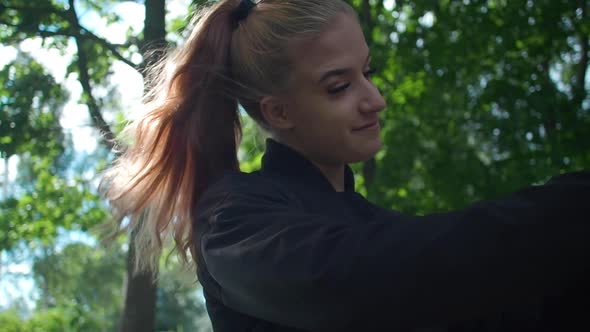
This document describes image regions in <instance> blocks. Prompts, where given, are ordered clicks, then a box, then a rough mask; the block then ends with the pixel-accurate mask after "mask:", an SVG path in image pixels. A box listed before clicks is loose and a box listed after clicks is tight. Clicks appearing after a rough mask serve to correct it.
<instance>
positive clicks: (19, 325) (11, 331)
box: [0, 310, 25, 332]
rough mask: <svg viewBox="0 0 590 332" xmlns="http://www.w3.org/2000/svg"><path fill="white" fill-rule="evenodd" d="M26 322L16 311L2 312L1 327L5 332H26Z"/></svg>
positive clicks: (0, 312)
mask: <svg viewBox="0 0 590 332" xmlns="http://www.w3.org/2000/svg"><path fill="white" fill-rule="evenodd" d="M23 325H24V320H23V319H22V318H21V317H20V315H19V314H18V312H17V311H16V310H6V311H0V326H1V327H2V331H3V332H25V330H24V328H23Z"/></svg>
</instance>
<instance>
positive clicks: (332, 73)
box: [318, 53, 371, 83]
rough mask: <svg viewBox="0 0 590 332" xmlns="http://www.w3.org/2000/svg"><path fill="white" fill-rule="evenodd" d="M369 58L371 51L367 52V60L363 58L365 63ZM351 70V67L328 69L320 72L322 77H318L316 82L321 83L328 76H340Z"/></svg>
mask: <svg viewBox="0 0 590 332" xmlns="http://www.w3.org/2000/svg"><path fill="white" fill-rule="evenodd" d="M370 59H371V53H369V54H368V55H367V60H365V63H368V62H369V60H370ZM351 71H352V68H338V69H332V70H328V71H327V72H325V73H323V74H322V77H320V80H319V81H318V83H322V82H323V81H325V80H327V79H328V78H329V77H332V76H341V75H344V74H347V73H349V72H351Z"/></svg>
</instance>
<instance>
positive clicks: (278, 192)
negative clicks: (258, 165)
mask: <svg viewBox="0 0 590 332" xmlns="http://www.w3.org/2000/svg"><path fill="white" fill-rule="evenodd" d="M295 201H296V199H295V196H294V195H293V193H292V192H291V190H290V188H289V186H288V185H286V184H285V183H282V182H281V181H277V179H274V178H270V177H268V176H265V175H263V174H261V173H260V172H252V173H243V172H227V173H225V174H224V176H223V177H222V178H221V179H219V180H218V181H217V182H215V183H213V184H212V185H211V186H210V187H209V188H208V189H207V190H206V191H205V192H204V193H203V196H202V197H201V198H200V199H199V202H198V204H197V214H198V215H201V216H202V215H203V214H207V215H211V214H216V213H217V212H219V211H220V210H222V209H223V210H227V209H237V208H242V209H244V208H249V209H251V208H256V209H260V208H263V207H269V206H278V205H284V206H287V205H291V204H293V203H294V202H295Z"/></svg>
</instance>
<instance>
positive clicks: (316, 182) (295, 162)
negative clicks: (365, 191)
mask: <svg viewBox="0 0 590 332" xmlns="http://www.w3.org/2000/svg"><path fill="white" fill-rule="evenodd" d="M261 171H262V173H274V174H277V175H281V176H284V177H287V178H289V179H291V180H295V181H296V182H298V183H302V184H304V185H306V186H311V187H314V188H315V189H317V190H321V191H332V192H335V190H334V187H332V184H331V183H330V181H328V179H327V178H326V177H325V176H324V174H323V173H322V172H321V171H320V170H319V169H318V168H317V167H316V166H315V165H314V164H313V163H312V162H310V161H309V160H308V159H307V158H305V157H304V156H303V155H301V154H300V153H299V152H297V151H295V150H293V149H292V148H290V147H288V146H286V145H284V144H281V143H279V142H277V141H275V140H273V139H271V138H269V139H267V140H266V151H265V153H264V156H263V157H262V169H261ZM344 191H345V192H354V174H353V173H352V170H351V169H350V167H349V166H348V165H346V166H345V169H344Z"/></svg>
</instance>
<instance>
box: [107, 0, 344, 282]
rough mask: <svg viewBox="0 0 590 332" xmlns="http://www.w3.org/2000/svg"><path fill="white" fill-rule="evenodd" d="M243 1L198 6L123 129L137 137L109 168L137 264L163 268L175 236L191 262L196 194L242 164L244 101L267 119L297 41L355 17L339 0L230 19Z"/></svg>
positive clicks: (262, 7) (260, 7)
mask: <svg viewBox="0 0 590 332" xmlns="http://www.w3.org/2000/svg"><path fill="white" fill-rule="evenodd" d="M239 3H240V1H239V0H223V1H219V2H217V3H216V4H214V5H212V6H210V7H205V8H202V9H200V10H199V11H197V13H196V14H195V16H194V18H193V20H192V23H191V24H192V25H193V28H192V31H191V33H190V36H189V37H188V38H187V40H186V43H185V44H184V45H183V46H181V47H180V48H178V50H176V51H175V52H174V53H173V54H171V55H170V56H169V57H167V58H166V59H163V60H162V61H160V62H159V63H158V64H156V65H154V66H153V67H152V68H151V69H150V73H151V75H150V76H148V84H149V92H148V93H147V95H146V102H145V109H146V113H145V114H143V116H141V117H140V118H138V119H136V120H135V121H133V122H132V123H131V124H130V125H129V126H128V127H126V128H125V130H124V132H123V134H124V136H126V137H128V139H129V141H130V142H129V143H128V145H127V147H126V149H125V151H124V152H123V153H122V155H121V156H120V157H119V158H118V159H117V160H116V161H115V162H114V163H113V165H112V166H111V168H110V169H108V170H107V171H106V172H105V173H104V176H103V179H102V181H101V185H100V188H101V192H102V193H103V195H104V196H105V197H106V199H107V200H108V202H109V203H110V206H111V209H112V213H113V217H114V218H115V220H116V221H117V230H116V231H117V232H123V231H130V232H133V233H134V235H135V241H134V246H135V247H134V248H133V249H134V250H135V258H136V260H135V267H136V271H147V270H151V271H156V269H157V265H158V258H159V257H160V255H161V252H162V247H163V239H166V238H168V237H169V236H170V235H171V236H172V237H173V239H174V242H175V248H176V250H177V251H178V253H179V254H180V256H181V258H182V260H183V261H184V262H185V263H187V264H189V265H190V264H191V263H193V262H194V259H195V258H196V249H197V247H198V246H197V245H196V243H194V240H193V236H192V229H193V227H192V226H193V225H192V223H193V217H194V215H195V211H194V208H195V206H196V204H197V201H198V200H199V198H200V197H201V195H202V194H203V192H204V191H205V190H206V189H207V187H208V186H209V185H210V184H211V183H213V182H214V181H216V180H217V179H218V178H220V177H221V176H222V174H223V173H224V172H225V171H228V170H239V163H238V159H237V147H238V146H239V141H240V138H241V125H240V116H239V111H238V101H239V103H240V104H241V105H242V106H243V107H244V109H245V110H246V112H247V113H248V114H249V115H250V116H251V117H252V118H253V119H254V120H256V121H257V122H258V123H259V124H260V125H261V126H263V127H267V124H266V122H265V121H264V119H263V117H262V116H261V112H260V109H259V101H260V99H261V98H262V97H263V96H264V95H272V94H276V93H279V92H281V91H283V90H284V89H286V88H287V86H288V84H289V74H290V71H291V70H292V63H293V61H292V59H291V57H290V55H289V45H290V42H291V41H293V40H295V39H297V38H307V37H309V36H310V35H313V34H317V33H319V32H321V31H322V29H324V28H325V27H326V25H327V24H329V22H330V21H331V20H332V19H333V18H334V17H335V16H336V15H338V14H340V13H349V14H353V15H354V10H353V9H352V8H351V7H350V6H349V5H347V4H346V3H345V2H343V1H342V0H263V1H260V2H259V3H258V4H257V5H256V6H255V7H254V8H253V9H252V10H251V12H250V14H249V15H248V17H246V18H245V19H244V20H242V21H240V22H233V19H232V13H233V11H234V10H235V9H236V8H237V6H238V5H239ZM188 252H190V253H191V255H192V257H193V260H190V259H189V258H188V255H187V254H188Z"/></svg>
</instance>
